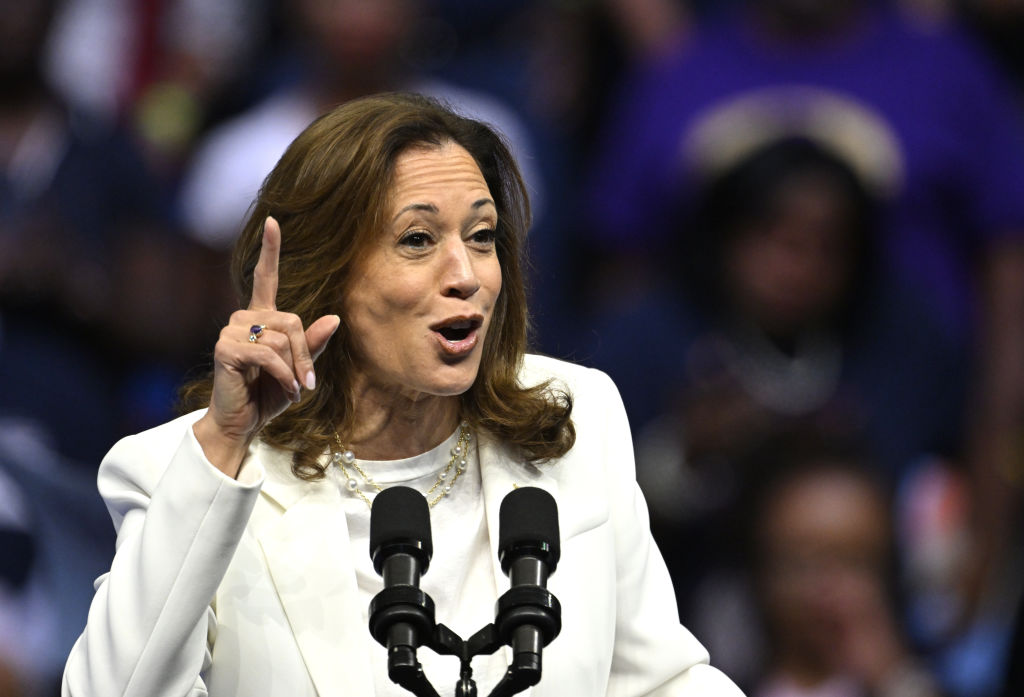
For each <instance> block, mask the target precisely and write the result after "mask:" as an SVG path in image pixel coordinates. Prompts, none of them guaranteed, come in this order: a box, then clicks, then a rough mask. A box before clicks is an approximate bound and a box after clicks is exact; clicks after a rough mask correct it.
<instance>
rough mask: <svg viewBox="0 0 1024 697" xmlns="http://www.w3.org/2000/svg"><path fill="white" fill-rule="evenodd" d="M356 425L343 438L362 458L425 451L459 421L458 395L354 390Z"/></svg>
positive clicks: (399, 456) (393, 457)
mask: <svg viewBox="0 0 1024 697" xmlns="http://www.w3.org/2000/svg"><path fill="white" fill-rule="evenodd" d="M355 407H356V408H355V413H356V419H355V422H356V426H355V428H354V430H353V431H352V433H350V434H348V435H347V436H346V435H345V434H342V441H343V442H344V443H345V444H346V445H347V446H348V447H350V448H352V450H353V452H355V453H356V456H357V457H359V458H360V459H363V460H399V459H402V458H406V457H412V456H413V455H419V454H420V453H425V452H427V451H428V450H430V449H431V448H433V447H435V446H436V445H438V444H439V443H441V442H443V441H444V439H445V438H447V437H448V436H450V435H451V434H452V432H453V431H454V430H455V427H456V426H457V425H458V423H459V398H458V397H457V396H451V397H438V396H435V395H423V394H418V395H415V396H409V395H404V394H381V393H380V392H378V391H376V390H372V389H366V390H363V391H357V392H356V398H355Z"/></svg>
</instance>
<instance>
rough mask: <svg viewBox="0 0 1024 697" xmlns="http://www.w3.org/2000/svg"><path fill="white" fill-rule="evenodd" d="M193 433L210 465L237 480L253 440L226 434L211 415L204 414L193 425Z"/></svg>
mask: <svg viewBox="0 0 1024 697" xmlns="http://www.w3.org/2000/svg"><path fill="white" fill-rule="evenodd" d="M192 433H193V434H194V435H195V437H196V440H197V441H198V442H199V446H200V447H201V448H202V449H203V455H205V456H206V459H207V460H209V461H210V464H212V465H213V466H214V467H216V468H217V469H219V470H220V471H221V472H223V473H224V474H226V475H227V476H229V477H231V478H232V479H236V478H237V477H238V471H239V469H241V466H242V461H243V460H244V459H245V456H246V453H247V452H248V450H249V441H250V440H251V439H250V438H246V437H238V436H233V435H231V434H228V433H226V432H225V431H224V430H223V429H222V428H221V427H220V426H219V425H218V424H217V423H216V422H215V421H214V420H213V418H212V417H210V415H209V413H207V414H204V415H203V416H202V417H201V418H200V419H199V420H198V421H196V422H195V424H193V425H192Z"/></svg>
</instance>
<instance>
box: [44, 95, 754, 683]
mask: <svg viewBox="0 0 1024 697" xmlns="http://www.w3.org/2000/svg"><path fill="white" fill-rule="evenodd" d="M271 216H273V217H271ZM528 217H529V211H528V205H527V200H526V195H525V192H524V188H523V184H522V180H521V179H520V177H519V174H518V171H517V169H516V166H515V163H514V161H513V160H512V158H511V156H510V155H509V153H508V150H507V149H506V147H505V146H504V145H503V143H502V142H501V140H500V139H499V138H498V137H497V136H496V135H495V134H494V133H493V132H492V131H491V130H490V129H489V128H487V127H486V126H483V125H482V124H479V123H476V122H474V121H471V120H468V119H465V118H461V117H459V116H456V115H454V114H452V113H451V112H449V111H448V110H446V109H444V108H442V107H440V106H439V105H437V104H436V103H434V102H431V101H429V100H426V99H424V98H421V97H415V96H404V95H389V96H378V97H370V98H366V99H362V100H358V101H355V102H350V103H348V104H346V105H344V106H342V107H340V108H338V109H336V110H335V111H333V112H331V113H330V114H328V115H326V116H324V117H322V118H321V119H319V120H318V121H316V122H314V123H313V124H312V125H311V126H310V127H309V128H308V129H307V130H306V131H305V132H303V133H302V134H301V135H300V136H299V137H298V138H297V139H296V140H295V142H294V143H293V144H292V145H291V147H290V148H289V149H288V151H287V152H286V153H285V155H284V156H283V157H282V158H281V161H280V162H279V163H278V165H277V166H276V167H275V169H274V171H273V172H271V174H270V175H269V176H268V178H267V180H266V181H265V183H264V186H263V188H262V190H261V192H260V195H259V197H258V200H257V201H256V203H255V205H254V208H253V211H252V215H251V217H250V218H249V221H248V224H247V225H246V228H245V230H244V232H243V234H242V236H241V238H240V240H239V243H238V246H237V249H236V255H235V272H236V274H235V276H236V279H237V280H238V281H239V290H240V295H241V296H242V297H243V298H244V299H246V301H247V303H248V309H247V310H243V311H239V312H236V313H235V314H234V315H232V317H231V320H230V322H229V323H228V325H227V326H226V327H225V328H224V329H223V331H222V332H221V336H220V339H219V340H218V342H217V345H216V347H215V349H214V370H213V375H212V377H211V378H210V379H208V380H205V381H201V382H200V383H199V384H197V385H193V386H192V388H191V389H190V390H189V392H188V398H189V400H190V401H191V403H192V404H195V403H196V402H197V401H198V400H202V401H203V403H205V404H208V408H207V409H205V410H198V411H195V412H192V413H191V414H188V415H186V416H183V417H181V418H179V419H178V420H176V421H174V422H171V423H169V424H165V425H163V426H161V427H158V428H156V429H154V430H152V431H149V432H147V433H143V434H140V435H137V436H133V437H130V438H127V439H125V440H123V441H122V442H120V443H119V444H117V445H116V446H115V447H114V449H113V450H112V451H111V452H110V454H109V455H108V456H107V458H106V459H105V460H104V462H103V464H102V466H101V469H100V475H99V487H100V491H101V493H102V494H103V496H104V498H105V500H106V501H107V505H108V507H109V508H110V511H111V514H112V516H113V518H114V522H115V526H116V527H117V528H118V550H117V554H116V555H115V557H114V561H113V564H112V566H111V571H110V573H109V574H107V575H105V576H103V577H101V579H100V580H99V581H98V582H97V591H96V597H95V600H94V601H93V606H92V608H91V610H90V614H89V620H88V623H87V626H86V629H85V631H84V633H83V635H82V637H81V638H80V639H79V641H78V642H77V644H76V645H75V647H74V649H73V650H72V654H71V656H70V658H69V660H68V665H67V669H66V671H65V679H64V694H65V695H66V696H74V697H84V696H86V695H109V694H119V695H125V696H127V695H144V696H145V697H154V696H156V695H203V694H211V695H217V696H223V695H246V696H249V695H278V694H288V695H320V696H321V697H327V696H328V695H371V694H377V695H404V694H407V693H405V692H404V691H402V690H401V689H400V688H398V687H396V686H395V685H393V684H391V683H390V682H389V681H388V679H387V677H386V668H385V666H386V656H385V653H386V652H385V651H384V649H382V648H381V647H380V646H378V645H376V644H375V643H374V642H373V640H372V639H371V638H370V636H369V632H368V630H367V619H366V615H367V605H368V602H369V600H370V598H371V597H372V596H373V595H374V594H375V593H376V592H377V591H378V590H380V587H381V582H380V579H379V577H377V576H376V574H375V573H374V572H373V570H372V568H371V567H370V561H369V557H368V555H367V554H366V548H367V545H366V541H367V535H368V530H367V528H368V519H369V507H368V505H367V504H368V503H369V502H370V501H371V500H372V497H373V496H374V495H375V494H376V493H377V491H379V490H380V489H382V488H385V487H386V486H389V485H392V484H398V483H401V484H404V485H406V486H411V487H413V488H416V489H418V490H419V491H421V492H423V493H424V494H425V495H426V496H427V497H428V501H429V503H430V504H431V506H432V508H431V519H432V527H433V530H434V549H435V554H434V558H433V561H432V562H431V565H430V569H429V573H427V574H426V575H425V576H424V577H423V581H422V584H421V587H422V588H423V589H424V590H425V591H426V592H427V593H429V594H430V595H431V596H432V598H433V599H434V601H435V602H436V605H437V617H438V621H440V622H444V623H445V624H447V625H448V626H450V627H452V628H453V629H454V630H455V631H456V632H458V633H459V634H460V635H462V636H463V637H468V636H469V635H470V634H471V633H472V632H473V631H475V630H476V629H478V628H480V627H481V626H483V625H484V624H486V623H487V622H490V621H492V620H493V615H492V614H491V613H492V608H493V604H494V601H495V599H496V598H497V597H498V595H499V594H500V592H501V591H503V590H504V588H505V585H504V584H507V583H508V581H507V579H505V578H504V575H503V574H502V572H501V570H500V566H499V565H498V561H497V558H496V555H495V553H494V550H495V546H496V543H497V534H498V526H497V511H498V505H499V503H500V501H501V499H502V498H503V497H504V496H505V495H506V494H507V493H508V492H509V491H511V490H512V489H513V488H514V487H515V486H517V485H527V484H529V485H531V486H538V487H543V488H545V489H547V490H548V491H550V492H551V493H552V494H553V495H554V496H555V498H556V500H557V501H558V504H559V518H560V528H561V537H562V562H561V564H560V565H559V567H558V570H557V573H555V574H554V576H553V577H552V578H551V581H550V583H549V586H548V587H549V588H550V589H551V591H552V592H553V593H554V594H555V595H556V596H558V597H559V598H560V600H561V602H562V624H563V629H562V633H561V635H560V636H559V637H558V638H557V639H556V640H555V641H554V642H553V643H552V644H551V645H550V646H549V647H548V649H547V650H545V655H544V663H545V669H544V674H543V678H542V680H541V683H540V685H539V686H537V687H536V688H534V689H533V691H532V694H533V695H536V696H538V697H540V696H543V695H556V694H561V695H567V694H572V695H606V694H607V695H641V694H659V695H662V694H664V695H675V694H683V692H684V691H685V692H686V694H688V695H689V694H735V688H734V687H733V686H732V684H731V683H730V682H729V681H728V680H727V679H726V678H724V676H722V675H721V674H720V673H718V672H717V671H716V670H714V669H713V668H710V667H709V666H708V665H706V660H707V655H706V653H705V652H704V650H703V649H702V648H701V647H700V645H699V644H698V643H697V642H696V641H695V640H694V639H693V637H692V636H691V635H689V633H687V632H686V631H685V630H684V629H683V628H682V627H680V626H679V625H678V623H677V622H676V620H675V618H676V610H675V606H674V604H673V601H672V589H671V585H670V582H669V579H668V575H667V573H666V571H665V567H664V563H663V562H662V560H661V557H660V556H659V555H658V552H657V550H656V548H655V547H654V545H653V544H652V542H651V538H650V534H649V532H648V529H647V527H646V522H645V517H646V509H645V508H644V504H643V501H642V498H641V497H640V495H639V494H638V491H637V489H636V486H635V483H634V480H633V460H632V451H631V445H630V438H629V431H628V426H627V424H626V420H625V416H624V412H623V408H622V404H621V401H620V400H619V397H618V394H617V392H616V391H615V388H614V386H613V385H612V384H611V382H610V381H609V380H608V378H607V377H605V376H604V375H602V374H600V373H597V372H596V371H591V370H586V369H583V368H579V367H576V366H572V365H568V364H564V363H560V362H558V361H554V360H550V359H544V358H540V357H536V356H524V355H523V354H524V346H525V333H526V324H527V323H526V311H525V302H524V292H523V284H522V278H521V273H520V268H519V261H518V253H519V246H520V244H521V241H522V236H523V234H524V233H525V230H526V226H527V222H528ZM261 228H262V234H261ZM282 230H283V233H282ZM279 307H280V308H281V309H280V310H278V308H279ZM286 311H287V312H286ZM332 337H333V338H332ZM314 361H316V367H315V368H314ZM570 415H571V418H570ZM456 448H458V450H456ZM455 453H465V455H464V456H458V457H457V456H456V454H455ZM419 653H420V659H421V661H422V662H423V664H424V668H425V671H426V673H427V675H428V677H429V678H431V680H432V682H433V683H434V685H435V687H437V688H438V689H439V690H441V689H443V688H445V687H447V685H449V684H453V683H454V681H455V678H456V677H457V676H456V675H455V674H454V670H455V667H454V666H452V664H451V659H448V661H449V662H448V664H447V666H446V665H445V664H443V662H439V661H437V660H436V658H437V657H435V656H433V655H432V654H431V653H430V652H429V651H427V650H423V649H421V650H420V652H419ZM504 666H505V657H504V656H503V654H502V652H498V653H497V655H495V656H492V657H490V658H489V659H480V660H479V661H478V662H476V663H474V669H475V677H476V679H477V683H478V686H479V688H480V693H481V694H487V693H488V692H489V690H490V687H491V686H492V685H493V684H494V683H495V682H496V681H497V679H498V678H500V675H501V673H502V672H503V670H504ZM446 667H447V670H445V668H446ZM449 694H450V693H449Z"/></svg>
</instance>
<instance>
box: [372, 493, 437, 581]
mask: <svg viewBox="0 0 1024 697" xmlns="http://www.w3.org/2000/svg"><path fill="white" fill-rule="evenodd" d="M382 551H385V554H381V552H382ZM394 552H405V553H407V554H413V555H415V556H417V557H419V560H420V564H421V565H422V570H423V571H426V570H427V566H428V565H429V564H430V558H431V557H432V556H433V555H434V544H433V541H432V540H431V537H430V507H429V506H428V505H427V500H426V499H425V498H423V494H421V493H420V492H418V491H416V490H415V489H410V488H409V487H407V486H393V487H390V488H388V489H385V490H384V491H382V492H380V493H379V494H377V496H376V497H375V498H374V499H373V505H372V506H371V507H370V558H371V559H373V568H374V569H376V571H377V573H380V572H381V566H382V565H383V563H384V557H385V556H388V555H389V554H392V553H394Z"/></svg>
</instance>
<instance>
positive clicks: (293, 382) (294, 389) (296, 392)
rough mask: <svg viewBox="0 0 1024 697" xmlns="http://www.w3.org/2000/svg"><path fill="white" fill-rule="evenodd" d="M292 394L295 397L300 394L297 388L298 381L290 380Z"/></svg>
mask: <svg viewBox="0 0 1024 697" xmlns="http://www.w3.org/2000/svg"><path fill="white" fill-rule="evenodd" d="M292 394H293V395H296V396H298V395H300V394H302V391H301V389H300V388H299V381H298V380H292Z"/></svg>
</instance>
